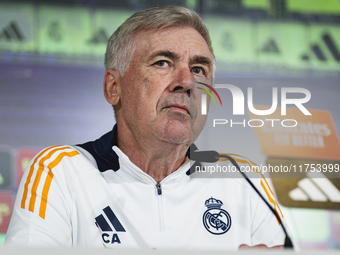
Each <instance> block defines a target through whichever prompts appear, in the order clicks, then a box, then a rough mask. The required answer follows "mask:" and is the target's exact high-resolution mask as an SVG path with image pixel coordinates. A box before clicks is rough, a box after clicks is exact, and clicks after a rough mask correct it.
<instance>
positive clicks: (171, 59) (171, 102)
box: [120, 27, 214, 144]
mask: <svg viewBox="0 0 340 255" xmlns="http://www.w3.org/2000/svg"><path fill="white" fill-rule="evenodd" d="M213 61H214V60H213V56H212V54H211V53H210V51H209V48H208V45H207V43H206V42H205V40H204V39H203V37H202V36H201V35H200V34H199V33H198V32H197V31H196V30H194V29H192V28H185V27H184V28H180V27H173V28H167V29H164V30H160V31H142V32H140V33H139V34H138V35H137V37H136V38H135V51H134V52H133V56H132V59H131V62H130V66H129V69H128V70H127V71H126V73H125V74H124V76H123V77H120V84H121V98H120V103H121V112H122V119H123V121H124V122H125V124H126V125H125V126H126V127H127V128H128V129H129V130H131V131H132V134H133V135H134V136H135V139H138V138H147V139H148V140H149V141H151V142H152V141H155V140H154V139H157V140H160V141H163V142H168V143H173V144H189V143H190V135H191V141H194V140H195V139H196V138H197V137H198V135H199V134H200V132H201V131H202V129H203V127H204V124H205V121H206V116H202V115H201V114H200V102H199V98H200V96H199V95H200V94H199V95H197V94H196V93H199V92H196V91H200V90H198V89H196V90H194V92H195V93H193V91H192V90H191V91H190V79H191V78H211V77H212V76H213ZM190 98H191V99H193V98H195V100H191V101H192V102H193V101H194V104H193V103H191V107H190ZM196 101H197V102H196Z"/></svg>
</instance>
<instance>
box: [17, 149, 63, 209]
mask: <svg viewBox="0 0 340 255" xmlns="http://www.w3.org/2000/svg"><path fill="white" fill-rule="evenodd" d="M55 147H58V145H57V146H53V147H49V148H46V149H45V150H43V151H42V152H40V153H39V154H38V155H37V156H36V157H35V159H34V161H33V163H32V165H31V167H30V171H29V173H28V175H27V178H26V182H25V186H24V193H23V195H22V199H21V208H22V209H25V203H26V199H27V194H28V186H29V184H30V182H31V178H32V175H33V173H34V166H35V164H36V163H37V161H38V160H39V159H40V157H41V156H42V155H44V154H45V152H46V151H48V150H50V149H53V148H55Z"/></svg>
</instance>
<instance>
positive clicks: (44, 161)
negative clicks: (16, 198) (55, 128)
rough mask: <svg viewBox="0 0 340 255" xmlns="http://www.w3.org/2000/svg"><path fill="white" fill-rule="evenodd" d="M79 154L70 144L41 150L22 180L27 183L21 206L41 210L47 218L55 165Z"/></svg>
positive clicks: (36, 210) (43, 217) (42, 215)
mask: <svg viewBox="0 0 340 255" xmlns="http://www.w3.org/2000/svg"><path fill="white" fill-rule="evenodd" d="M78 154H79V152H78V151H76V150H74V149H72V148H71V147H69V146H53V147H49V148H47V149H45V150H43V151H41V152H40V153H39V154H38V155H37V156H36V157H35V158H34V160H33V162H32V164H31V165H30V167H29V172H28V175H27V177H26V179H23V180H22V181H25V184H24V191H23V196H22V199H21V208H22V209H28V210H29V211H30V212H33V213H34V212H39V216H40V217H41V218H42V219H45V216H46V207H47V200H48V194H49V191H50V187H51V183H52V180H53V177H54V170H55V167H56V166H57V165H58V164H59V163H60V162H61V161H62V159H63V158H65V157H74V156H76V155H78ZM26 171H28V169H27V170H26Z"/></svg>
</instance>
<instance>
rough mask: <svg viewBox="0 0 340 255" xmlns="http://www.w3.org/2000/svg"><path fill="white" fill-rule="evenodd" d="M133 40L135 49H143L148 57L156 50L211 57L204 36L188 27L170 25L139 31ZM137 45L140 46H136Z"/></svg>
mask: <svg viewBox="0 0 340 255" xmlns="http://www.w3.org/2000/svg"><path fill="white" fill-rule="evenodd" d="M135 40H136V41H135V42H136V46H137V49H138V48H140V49H141V50H143V51H144V54H143V55H144V56H146V55H148V57H149V56H151V55H157V53H158V52H166V51H168V52H171V53H174V54H176V55H177V56H180V57H183V56H185V55H189V56H190V58H193V57H197V56H205V57H207V58H211V59H213V56H212V53H211V52H210V50H209V47H208V45H207V43H206V41H205V40H204V38H203V37H202V36H201V35H200V34H199V33H198V32H197V31H196V30H195V29H193V28H190V27H170V28H165V29H161V30H148V31H141V32H139V33H138V35H137V36H136V38H135ZM138 45H140V46H141V47H138ZM143 46H144V47H143ZM142 48H144V49H142Z"/></svg>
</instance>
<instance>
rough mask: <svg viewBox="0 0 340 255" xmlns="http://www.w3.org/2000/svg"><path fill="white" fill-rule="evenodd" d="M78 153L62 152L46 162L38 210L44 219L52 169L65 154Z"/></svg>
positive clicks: (70, 155) (73, 153)
mask: <svg viewBox="0 0 340 255" xmlns="http://www.w3.org/2000/svg"><path fill="white" fill-rule="evenodd" d="M78 154H79V152H78V151H71V152H62V153H60V154H59V155H58V157H57V158H56V159H55V160H53V161H52V162H51V163H49V164H48V166H47V168H48V174H47V177H46V180H45V184H44V188H43V191H42V196H41V203H40V210H39V216H40V217H41V218H43V219H45V213H46V206H47V198H48V193H49V191H50V187H51V182H52V179H53V177H54V175H53V173H52V169H53V168H54V167H56V166H57V165H58V164H59V163H60V161H61V160H62V159H63V158H64V157H66V156H67V157H74V156H76V155H78Z"/></svg>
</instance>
